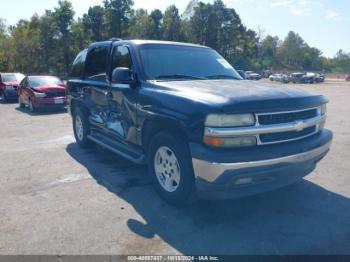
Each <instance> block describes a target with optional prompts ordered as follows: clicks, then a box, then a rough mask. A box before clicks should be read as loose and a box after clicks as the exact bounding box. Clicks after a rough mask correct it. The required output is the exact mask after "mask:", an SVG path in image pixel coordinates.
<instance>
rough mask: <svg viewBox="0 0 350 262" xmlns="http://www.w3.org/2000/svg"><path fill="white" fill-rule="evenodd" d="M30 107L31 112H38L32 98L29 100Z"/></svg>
mask: <svg viewBox="0 0 350 262" xmlns="http://www.w3.org/2000/svg"><path fill="white" fill-rule="evenodd" d="M28 107H29V112H31V113H35V112H36V108H35V106H34V104H33V101H32V99H30V98H29V102H28Z"/></svg>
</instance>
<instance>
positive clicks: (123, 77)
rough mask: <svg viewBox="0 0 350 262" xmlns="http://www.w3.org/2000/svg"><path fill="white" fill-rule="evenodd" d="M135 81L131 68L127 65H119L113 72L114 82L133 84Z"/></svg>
mask: <svg viewBox="0 0 350 262" xmlns="http://www.w3.org/2000/svg"><path fill="white" fill-rule="evenodd" d="M132 82H133V78H132V73H131V70H130V69H129V68H127V67H117V68H115V69H114V70H113V72H112V83H119V84H131V83H132Z"/></svg>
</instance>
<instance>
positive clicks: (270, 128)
mask: <svg viewBox="0 0 350 262" xmlns="http://www.w3.org/2000/svg"><path fill="white" fill-rule="evenodd" d="M325 121H326V115H323V116H317V117H314V118H310V119H307V120H300V121H294V122H290V123H283V124H274V125H256V126H252V127H232V128H224V127H206V128H205V132H204V134H205V135H206V136H214V137H232V136H247V135H260V134H271V133H280V132H288V131H302V130H304V129H305V128H308V127H311V126H315V125H319V124H321V123H323V122H325Z"/></svg>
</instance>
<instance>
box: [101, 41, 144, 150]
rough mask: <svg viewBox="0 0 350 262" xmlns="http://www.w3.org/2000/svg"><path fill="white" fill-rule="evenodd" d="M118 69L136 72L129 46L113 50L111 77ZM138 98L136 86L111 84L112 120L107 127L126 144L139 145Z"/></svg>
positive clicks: (110, 105) (121, 46) (116, 47)
mask: <svg viewBox="0 0 350 262" xmlns="http://www.w3.org/2000/svg"><path fill="white" fill-rule="evenodd" d="M117 67H126V68H129V69H130V70H131V71H132V72H135V68H134V65H133V61H132V57H131V54H130V47H128V46H127V45H116V46H114V47H113V49H112V57H111V67H110V72H109V75H111V74H112V72H113V70H114V69H115V68H117ZM132 75H134V74H132ZM137 98H138V89H137V88H136V87H135V86H130V85H129V84H121V83H111V84H110V87H109V96H108V99H109V107H110V118H109V121H108V123H107V126H108V128H109V129H110V130H111V131H112V132H113V133H115V134H116V135H117V136H118V137H119V138H120V139H121V140H122V141H124V142H131V143H137V142H136V137H137V122H136V120H137V119H136V116H137V110H136V109H137Z"/></svg>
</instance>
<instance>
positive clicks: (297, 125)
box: [294, 121, 305, 131]
mask: <svg viewBox="0 0 350 262" xmlns="http://www.w3.org/2000/svg"><path fill="white" fill-rule="evenodd" d="M294 128H295V130H296V131H302V130H304V128H305V124H304V122H303V121H296V122H295V123H294Z"/></svg>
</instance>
